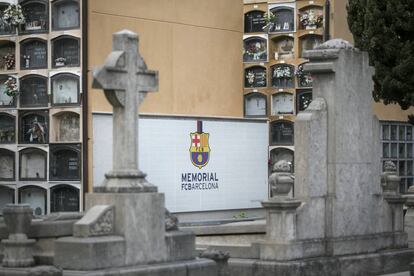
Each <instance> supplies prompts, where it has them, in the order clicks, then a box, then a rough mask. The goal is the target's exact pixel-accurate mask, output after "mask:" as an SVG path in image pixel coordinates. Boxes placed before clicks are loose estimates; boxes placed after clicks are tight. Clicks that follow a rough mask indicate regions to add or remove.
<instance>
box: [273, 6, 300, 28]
mask: <svg viewBox="0 0 414 276" xmlns="http://www.w3.org/2000/svg"><path fill="white" fill-rule="evenodd" d="M270 11H271V12H272V13H273V14H274V15H275V16H276V22H275V23H274V24H273V25H272V27H271V28H270V29H269V32H272V33H277V32H293V31H294V30H295V13H294V9H293V8H292V7H287V6H279V7H275V8H272V9H271V10H270Z"/></svg>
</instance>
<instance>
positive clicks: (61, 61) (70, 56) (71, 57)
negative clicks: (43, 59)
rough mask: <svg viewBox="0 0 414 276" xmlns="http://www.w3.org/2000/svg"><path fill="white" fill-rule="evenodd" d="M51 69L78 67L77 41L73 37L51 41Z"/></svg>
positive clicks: (78, 51) (78, 52)
mask: <svg viewBox="0 0 414 276" xmlns="http://www.w3.org/2000/svg"><path fill="white" fill-rule="evenodd" d="M52 45H53V53H52V54H53V55H52V56H53V58H52V61H53V62H52V67H54V68H58V67H65V66H69V67H76V66H80V45H79V39H78V38H74V37H68V36H63V37H58V38H56V39H54V40H53V41H52Z"/></svg>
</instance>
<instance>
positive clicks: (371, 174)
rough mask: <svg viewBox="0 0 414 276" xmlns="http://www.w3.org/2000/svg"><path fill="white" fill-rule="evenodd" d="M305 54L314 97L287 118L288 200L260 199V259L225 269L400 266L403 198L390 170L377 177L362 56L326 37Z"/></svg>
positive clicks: (320, 270)
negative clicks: (291, 165)
mask: <svg viewBox="0 0 414 276" xmlns="http://www.w3.org/2000/svg"><path fill="white" fill-rule="evenodd" d="M305 56H306V58H308V59H309V60H310V62H309V63H307V64H305V66H304V70H305V71H307V72H310V73H311V74H312V77H313V101H312V103H311V104H310V105H309V107H308V108H307V109H306V110H305V111H303V112H301V113H299V114H298V116H297V118H296V121H295V152H297V153H298V154H296V156H295V184H294V199H286V198H285V199H283V198H280V197H279V198H271V199H270V200H269V201H267V202H264V203H263V205H264V206H265V208H266V209H267V213H268V217H267V218H268V220H267V233H266V240H264V241H263V242H260V243H259V246H260V252H259V253H260V259H259V260H249V261H246V260H243V261H238V260H231V261H230V266H231V267H232V274H234V275H236V274H238V275H274V274H275V275H292V276H293V275H298V276H299V275H318V276H319V275H327V276H328V275H329V276H335V275H378V274H385V273H392V272H396V271H404V270H408V264H409V263H410V261H411V258H412V256H413V253H414V251H413V250H409V249H407V234H406V233H405V232H404V230H403V224H402V218H403V213H402V206H403V203H404V201H405V199H404V198H403V197H402V196H401V195H400V194H399V193H398V190H397V189H395V183H396V182H395V180H397V181H398V177H397V176H396V175H395V172H393V171H392V170H389V169H388V170H387V171H386V172H385V173H384V174H383V175H382V177H381V164H380V161H381V159H380V152H381V146H380V139H379V137H380V127H379V122H378V120H377V118H376V117H374V116H373V114H372V108H371V104H372V93H371V91H372V88H373V82H372V75H373V68H372V67H370V66H369V59H368V55H367V53H364V52H361V51H359V50H357V49H355V48H353V46H352V45H351V44H349V43H348V42H346V41H343V40H331V41H328V42H325V43H324V44H322V45H320V46H319V47H317V48H316V49H315V50H311V51H307V52H305ZM396 177H397V179H396ZM249 262H250V263H249ZM246 267H248V268H249V269H246ZM252 267H253V268H254V269H253V270H250V269H251V268H252ZM272 273H273V274H272Z"/></svg>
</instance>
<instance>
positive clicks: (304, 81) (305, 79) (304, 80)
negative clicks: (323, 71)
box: [295, 64, 312, 87]
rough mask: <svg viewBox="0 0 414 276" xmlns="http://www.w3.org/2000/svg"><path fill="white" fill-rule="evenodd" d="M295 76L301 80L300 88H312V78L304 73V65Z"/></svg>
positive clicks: (297, 70)
mask: <svg viewBox="0 0 414 276" xmlns="http://www.w3.org/2000/svg"><path fill="white" fill-rule="evenodd" d="M295 76H296V77H297V78H298V80H299V86H302V87H308V86H312V76H311V75H310V74H307V73H305V72H304V71H303V64H301V65H299V66H298V69H296V71H295Z"/></svg>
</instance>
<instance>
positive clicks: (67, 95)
mask: <svg viewBox="0 0 414 276" xmlns="http://www.w3.org/2000/svg"><path fill="white" fill-rule="evenodd" d="M82 3H83V2H82V0H4V2H1V1H0V151H1V152H2V153H4V156H1V158H2V159H1V160H0V161H1V162H2V167H1V170H2V172H1V173H0V174H2V175H3V177H2V176H1V175H0V186H2V185H6V186H10V187H11V188H13V189H14V190H15V191H16V192H15V196H14V200H15V202H19V200H18V196H19V191H18V190H19V188H20V186H21V185H26V184H27V182H30V183H33V186H41V187H42V189H43V190H45V191H46V194H47V195H48V196H47V197H46V199H47V201H46V206H43V205H44V204H43V203H42V208H41V210H42V212H41V213H42V214H47V213H50V212H52V210H53V211H54V210H66V209H67V210H68V211H73V210H74V209H76V208H77V210H76V211H79V210H80V209H81V208H82V206H83V202H82V200H83V197H81V191H82V185H83V180H82V170H81V169H80V167H79V166H81V164H82V163H83V162H82V159H83V154H82V151H81V150H80V149H81V148H82V137H83V129H82V127H81V126H82V120H83V116H82V114H83V107H82V104H81V95H82V89H81V86H82V83H83V75H82V72H83V70H82V58H81V45H82V41H83V38H82V34H83V32H82V28H83V27H86V26H85V25H83V24H82V16H81V14H82V12H81V11H82ZM10 4H18V5H20V6H21V10H22V14H23V15H24V17H25V22H24V23H22V24H20V25H11V24H10V22H6V21H5V20H3V17H2V14H3V13H4V11H5V10H6V9H7V8H8V7H9V6H10ZM50 143H53V144H50ZM60 144H62V145H61V146H62V147H63V146H68V147H75V148H76V149H75V152H76V159H77V160H76V164H77V165H75V162H74V161H73V160H67V159H65V158H66V157H65V155H63V159H62V160H63V161H65V162H69V161H73V162H72V165H73V166H71V167H70V168H66V170H63V171H59V170H57V169H60V163H59V162H56V163H53V162H54V161H53V160H55V161H56V157H57V158H60V155H59V154H60V153H62V151H58V150H56V149H59V146H60ZM51 149H53V150H51ZM52 152H53V154H54V156H52V155H51V154H52ZM6 153H7V154H6ZM11 153H14V155H13V156H14V157H13V158H14V159H13V160H14V161H13V162H14V165H13V162H12V155H11ZM63 161H62V162H63ZM51 162H52V163H51ZM8 163H10V165H9V164H8ZM6 164H7V165H6ZM50 164H56V166H55V167H54V170H55V171H56V173H55V172H54V171H52V170H51V169H49V165H50ZM12 165H13V166H14V167H13V166H12ZM31 166H34V167H33V170H30V169H29V168H30V167H31ZM11 168H13V170H12V171H13V172H12V173H11V171H10V169H11ZM5 172H8V173H7V174H6V173H5ZM59 172H61V173H60V174H59ZM52 173H53V174H52ZM64 174H68V175H64ZM11 175H13V177H11ZM60 179H67V180H60ZM20 181H23V182H24V183H20ZM57 182H59V183H57ZM60 182H61V183H60ZM67 182H70V185H71V186H72V187H74V188H75V189H73V190H70V189H61V190H60V192H58V193H57V194H59V195H57V198H58V197H61V194H62V193H65V192H68V193H70V194H71V195H72V194H73V193H74V192H77V193H78V196H77V197H78V203H77V204H73V205H71V206H72V207H70V208H69V209H68V208H66V207H67V205H65V204H66V203H65V204H64V205H65V206H66V207H62V206H60V207H59V206H58V205H56V206H55V207H54V208H51V206H50V204H52V202H51V200H52V197H51V196H52V195H51V193H50V191H49V190H50V189H51V188H52V187H54V186H56V185H57V184H65V185H66V184H68V183H67ZM43 190H42V193H36V194H39V195H40V194H43ZM58 190H59V189H58ZM58 190H56V191H58ZM30 194H32V193H30ZM70 197H71V198H73V197H72V196H70ZM26 199H27V197H26ZM42 202H43V199H42ZM56 202H57V201H56ZM53 204H54V203H53ZM76 206H77V207H76ZM32 207H33V206H32ZM0 208H1V206H0ZM34 209H35V208H34ZM0 211H1V210H0Z"/></svg>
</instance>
